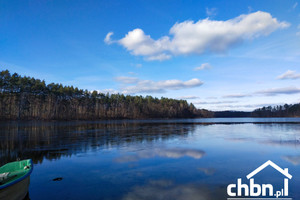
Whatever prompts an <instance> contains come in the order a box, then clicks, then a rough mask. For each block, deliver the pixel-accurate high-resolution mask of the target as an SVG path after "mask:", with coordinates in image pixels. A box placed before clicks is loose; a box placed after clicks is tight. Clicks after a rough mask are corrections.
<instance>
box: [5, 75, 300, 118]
mask: <svg viewBox="0 0 300 200" xmlns="http://www.w3.org/2000/svg"><path fill="white" fill-rule="evenodd" d="M195 117H199V118H200V117H300V103H298V104H294V105H288V104H285V105H278V106H273V107H271V106H268V107H262V108H259V109H256V110H254V111H252V112H240V111H219V112H213V111H209V110H206V109H197V108H196V107H195V106H194V105H193V104H192V103H188V102H187V101H186V100H177V99H170V98H164V97H161V98H160V99H158V98H153V97H151V96H146V97H143V96H131V95H124V94H108V93H107V94H104V93H101V92H97V91H88V90H82V89H78V88H77V87H73V86H63V85H62V84H57V83H50V84H46V83H45V81H44V80H42V81H41V80H40V79H35V78H32V77H28V76H20V75H19V74H17V73H14V74H11V73H10V72H9V71H8V70H3V71H1V72H0V120H102V119H158V118H195Z"/></svg>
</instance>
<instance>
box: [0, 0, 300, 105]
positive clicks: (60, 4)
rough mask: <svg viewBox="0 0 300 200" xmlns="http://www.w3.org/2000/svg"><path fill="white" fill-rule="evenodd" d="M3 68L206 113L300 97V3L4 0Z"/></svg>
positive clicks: (0, 16) (0, 20)
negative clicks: (173, 101) (179, 102)
mask: <svg viewBox="0 0 300 200" xmlns="http://www.w3.org/2000/svg"><path fill="white" fill-rule="evenodd" d="M299 3H300V2H299ZM0 68H1V69H9V70H10V71H11V72H17V73H19V74H21V75H29V76H34V77H36V78H40V79H44V80H45V81H46V82H47V83H50V82H57V83H63V84H64V85H73V86H76V87H79V88H82V89H88V90H99V91H102V92H107V91H110V92H120V93H125V94H132V95H143V96H144V95H152V96H156V97H161V96H164V97H170V98H183V99H187V100H188V102H192V103H194V104H195V106H196V107H198V108H207V109H211V110H253V109H255V108H257V107H261V106H263V105H276V104H283V103H299V101H300V96H299V94H300V86H299V83H300V5H298V2H297V1H295V0H280V1H278V0H270V1H268V0H264V1H260V0H256V1H228V0H224V1H212V0H210V1H191V0H184V1H183V0H182V1H173V0H172V1H168V0H164V1H150V0H149V1H146V0H145V1H134V0H128V1H125V0H122V1H120V0H119V1H90V0H85V1H81V0H80V1H79V0H78V1H76V0H73V1H70V0H56V1H55V0H51V1H50V0H49V1H46V0H45V1H37V0H36V1H34V0H30V1H26V0H23V1H20V0H19V1H14V0H10V1H6V0H0Z"/></svg>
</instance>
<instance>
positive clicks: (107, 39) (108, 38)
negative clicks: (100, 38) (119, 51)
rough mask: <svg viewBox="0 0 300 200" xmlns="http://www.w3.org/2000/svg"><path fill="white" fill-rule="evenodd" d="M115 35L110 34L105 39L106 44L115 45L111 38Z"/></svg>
mask: <svg viewBox="0 0 300 200" xmlns="http://www.w3.org/2000/svg"><path fill="white" fill-rule="evenodd" d="M113 34H114V33H113V32H109V33H107V34H106V36H105V38H104V42H105V43H106V44H111V43H113V41H112V40H111V36H112V35H113Z"/></svg>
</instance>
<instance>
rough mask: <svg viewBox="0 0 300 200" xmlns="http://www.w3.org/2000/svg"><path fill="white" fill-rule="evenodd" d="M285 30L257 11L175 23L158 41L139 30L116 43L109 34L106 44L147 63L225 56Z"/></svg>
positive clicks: (278, 23) (272, 19)
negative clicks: (176, 57)
mask: <svg viewBox="0 0 300 200" xmlns="http://www.w3.org/2000/svg"><path fill="white" fill-rule="evenodd" d="M287 27H289V23H287V22H279V21H278V20H277V19H276V18H273V17H272V16H271V14H270V13H267V12H262V11H258V12H255V13H250V14H246V15H240V16H238V17H236V18H233V19H230V20H227V21H216V20H210V19H203V20H199V21H197V22H194V21H184V22H181V23H176V24H174V25H173V27H171V29H170V31H169V33H170V36H163V37H161V38H159V39H157V40H155V39H153V38H151V36H150V35H146V34H145V33H144V31H143V30H142V29H139V28H137V29H134V30H132V31H129V32H128V33H127V34H126V35H125V37H124V38H122V39H120V40H116V41H112V40H111V35H112V34H113V33H112V32H109V33H108V34H107V35H106V38H105V42H106V43H107V44H111V43H112V42H116V43H118V44H120V45H122V46H123V47H125V48H126V49H127V50H128V51H129V52H130V53H131V54H133V55H135V56H144V57H145V59H146V60H166V59H170V58H171V57H172V56H174V55H187V54H203V53H206V52H213V53H221V52H226V51H227V50H229V49H230V48H231V47H233V46H235V45H237V44H239V43H241V42H243V41H244V40H249V39H253V38H257V37H260V36H267V35H269V34H270V33H272V32H274V31H275V30H277V29H283V28H287Z"/></svg>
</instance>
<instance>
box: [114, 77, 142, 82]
mask: <svg viewBox="0 0 300 200" xmlns="http://www.w3.org/2000/svg"><path fill="white" fill-rule="evenodd" d="M115 80H116V81H118V82H121V83H124V84H132V83H137V82H138V81H139V79H138V78H136V77H128V76H119V77H116V78H115Z"/></svg>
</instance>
